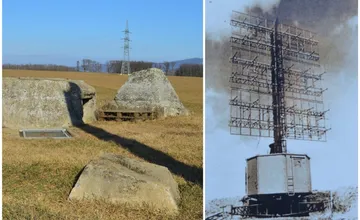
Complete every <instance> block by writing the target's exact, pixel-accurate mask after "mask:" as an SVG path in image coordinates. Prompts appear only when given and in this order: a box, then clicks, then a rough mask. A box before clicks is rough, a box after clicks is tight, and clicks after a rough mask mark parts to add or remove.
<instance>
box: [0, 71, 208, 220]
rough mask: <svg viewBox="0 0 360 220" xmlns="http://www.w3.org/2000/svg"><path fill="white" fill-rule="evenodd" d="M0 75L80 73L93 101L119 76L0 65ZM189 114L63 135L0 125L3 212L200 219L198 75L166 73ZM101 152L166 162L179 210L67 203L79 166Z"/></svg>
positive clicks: (8, 215)
mask: <svg viewBox="0 0 360 220" xmlns="http://www.w3.org/2000/svg"><path fill="white" fill-rule="evenodd" d="M3 76H16V77H20V76H31V77H51V78H69V79H82V80H84V81H85V82H87V83H89V84H90V85H92V86H94V87H95V88H96V90H97V100H98V105H99V106H100V105H102V104H104V103H105V102H106V101H109V100H111V99H113V97H114V95H115V94H116V91H117V89H118V88H120V86H121V85H122V84H123V83H124V82H125V81H126V76H119V75H107V74H97V73H69V72H46V71H13V70H4V72H3ZM169 79H170V81H171V83H172V84H173V86H174V88H175V90H176V91H177V93H178V95H179V97H180V99H181V101H182V102H183V103H184V105H185V106H186V107H187V108H188V109H189V110H190V111H191V112H192V113H193V114H192V115H191V116H189V117H176V118H175V117H174V118H167V119H159V120H154V121H145V122H137V123H131V122H121V123H116V122H96V123H94V124H91V125H90V129H91V130H89V129H88V128H71V129H70V132H71V133H72V134H73V135H74V136H75V138H73V139H71V140H22V139H20V138H19V137H18V133H17V131H14V130H10V129H3V217H4V219H125V218H126V219H202V155H203V154H202V145H203V144H202V130H203V127H202V78H190V77H169ZM103 152H113V153H117V154H122V155H127V156H129V157H133V158H138V159H141V160H144V161H150V162H154V163H157V164H160V165H166V166H167V167H168V168H169V170H170V171H171V172H172V173H173V175H174V176H175V179H176V181H177V182H178V184H179V188H180V192H181V201H180V204H179V207H180V214H179V216H176V217H170V216H165V215H164V214H162V213H161V212H159V211H157V210H155V209H153V208H152V207H149V206H146V205H144V206H142V207H131V206H129V205H112V204H106V203H104V202H96V203H88V202H70V201H67V196H68V194H69V192H70V190H71V188H72V185H73V184H74V181H75V180H76V176H77V175H78V173H79V172H80V171H81V169H82V168H83V167H84V166H85V165H86V164H87V163H88V162H89V161H90V160H91V159H93V158H95V157H97V156H98V155H100V154H101V153H103Z"/></svg>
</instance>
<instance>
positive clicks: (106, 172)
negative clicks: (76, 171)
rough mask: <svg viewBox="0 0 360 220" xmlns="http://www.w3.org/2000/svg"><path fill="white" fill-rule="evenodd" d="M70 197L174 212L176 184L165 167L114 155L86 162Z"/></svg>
mask: <svg viewBox="0 0 360 220" xmlns="http://www.w3.org/2000/svg"><path fill="white" fill-rule="evenodd" d="M69 199H70V200H96V199H97V200H102V201H104V200H105V201H108V202H110V203H117V204H119V203H120V204H121V203H127V204H131V205H136V206H139V205H142V204H143V203H145V204H149V205H152V206H153V207H155V208H158V209H160V210H163V211H165V212H167V213H173V214H175V213H177V211H178V207H177V202H178V201H179V199H180V195H179V190H178V185H177V183H176V182H175V180H174V179H173V177H172V175H171V173H170V172H169V170H168V169H167V168H166V167H163V166H159V165H155V164H151V163H147V162H141V161H137V160H134V159H130V158H126V157H123V156H119V155H115V154H103V155H102V156H100V157H99V158H98V159H95V160H92V161H90V163H89V164H87V165H86V167H85V168H84V170H83V171H82V173H81V175H80V177H79V179H78V180H77V182H76V184H75V186H74V188H73V189H72V190H71V193H70V195H69Z"/></svg>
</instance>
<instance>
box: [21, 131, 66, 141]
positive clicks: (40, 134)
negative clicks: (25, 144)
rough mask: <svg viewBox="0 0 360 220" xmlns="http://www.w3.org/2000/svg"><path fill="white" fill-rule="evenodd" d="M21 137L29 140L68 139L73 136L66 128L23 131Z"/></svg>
mask: <svg viewBox="0 0 360 220" xmlns="http://www.w3.org/2000/svg"><path fill="white" fill-rule="evenodd" d="M19 134H20V137H23V138H27V139H45V138H55V139H67V138H71V134H70V133H69V132H68V131H67V130H66V129H64V128H58V129H23V130H20V131H19Z"/></svg>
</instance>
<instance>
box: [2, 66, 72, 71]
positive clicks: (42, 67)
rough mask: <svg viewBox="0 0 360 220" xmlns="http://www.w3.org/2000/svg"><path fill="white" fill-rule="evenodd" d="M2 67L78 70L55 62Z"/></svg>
mask: <svg viewBox="0 0 360 220" xmlns="http://www.w3.org/2000/svg"><path fill="white" fill-rule="evenodd" d="M2 67H3V69H15V70H47V71H76V68H75V67H69V66H64V65H55V64H3V66H2Z"/></svg>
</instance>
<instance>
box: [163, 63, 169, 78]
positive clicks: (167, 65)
mask: <svg viewBox="0 0 360 220" xmlns="http://www.w3.org/2000/svg"><path fill="white" fill-rule="evenodd" d="M164 68H165V70H164V72H165V74H166V75H167V74H168V73H169V69H170V63H169V62H167V61H165V62H164Z"/></svg>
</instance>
